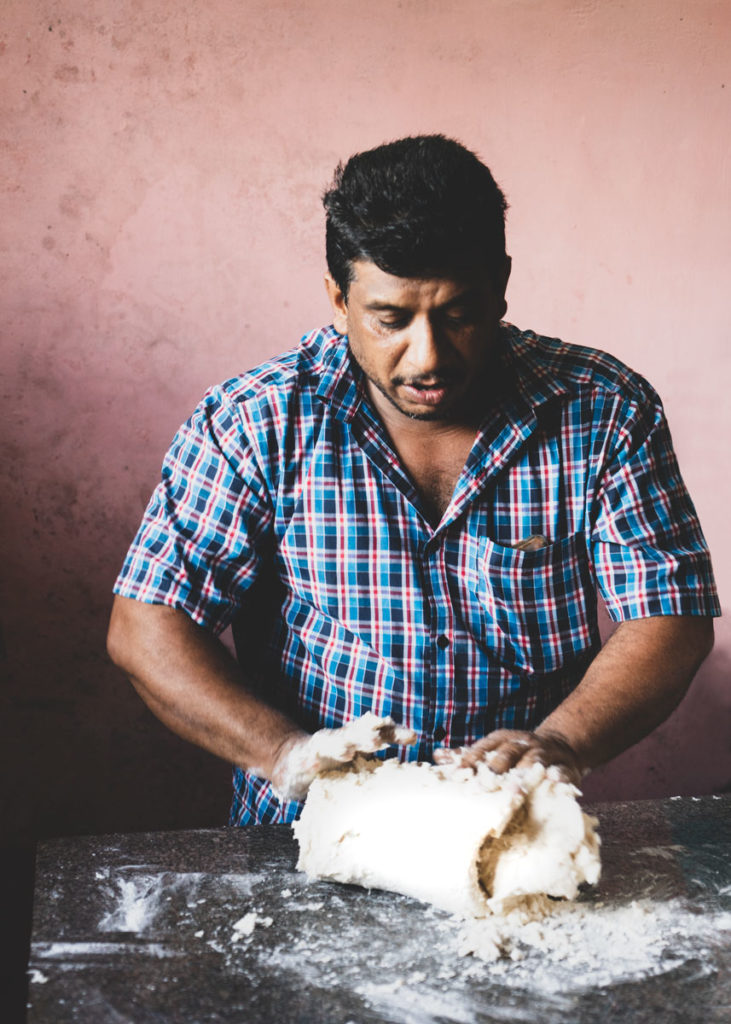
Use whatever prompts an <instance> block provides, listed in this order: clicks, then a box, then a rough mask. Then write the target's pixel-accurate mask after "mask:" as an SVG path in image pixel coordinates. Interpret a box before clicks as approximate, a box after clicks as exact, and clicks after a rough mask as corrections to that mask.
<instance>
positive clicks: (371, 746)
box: [251, 712, 416, 800]
mask: <svg viewBox="0 0 731 1024" xmlns="http://www.w3.org/2000/svg"><path fill="white" fill-rule="evenodd" d="M415 742H416V733H415V732H413V731H412V730H411V729H407V728H406V727H404V726H400V725H396V724H395V722H394V721H393V719H392V718H378V717H377V716H376V715H374V714H372V713H371V712H368V713H367V714H365V715H363V716H362V717H361V718H356V719H355V720H354V721H352V722H349V723H348V724H347V725H344V726H342V727H341V728H339V729H319V730H318V731H317V732H316V733H313V734H312V735H311V736H307V735H304V734H294V735H291V736H287V737H286V738H285V739H284V740H283V741H282V744H281V746H280V747H279V750H278V751H277V754H276V756H275V758H274V765H273V768H272V771H271V773H270V780H271V783H272V787H273V789H274V794H275V796H277V797H278V798H279V799H280V800H303V799H304V797H305V796H306V795H307V790H308V789H309V788H310V785H311V783H312V782H313V781H314V780H315V778H316V777H317V776H318V775H319V774H320V773H321V772H326V771H330V770H331V769H332V768H338V767H340V765H343V764H347V763H348V762H350V761H352V760H353V759H354V758H355V757H356V756H357V755H358V754H373V753H375V752H376V751H377V750H385V748H386V747H389V746H391V744H393V743H401V744H406V745H410V744H412V743H415ZM251 771H252V772H254V774H260V772H258V771H257V769H256V768H252V769H251ZM262 774H263V773H262Z"/></svg>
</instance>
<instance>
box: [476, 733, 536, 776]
mask: <svg viewBox="0 0 731 1024" xmlns="http://www.w3.org/2000/svg"><path fill="white" fill-rule="evenodd" d="M528 746H529V741H528V740H525V739H522V738H515V739H510V740H506V741H504V742H503V743H501V744H500V746H497V747H493V746H491V747H490V749H488V750H485V751H484V752H475V753H474V754H473V751H474V747H472V748H470V750H469V751H468V752H467V754H468V757H469V756H470V755H472V758H473V759H471V761H470V765H471V767H475V766H476V765H477V763H478V762H479V761H485V762H486V763H487V766H488V767H489V768H490V770H491V771H493V772H495V773H496V774H497V775H502V774H503V773H504V772H508V771H510V769H511V768H514V767H515V766H516V765H517V764H518V762H519V761H520V760H521V759H522V758H523V757H524V756H525V754H526V748H527V747H528Z"/></svg>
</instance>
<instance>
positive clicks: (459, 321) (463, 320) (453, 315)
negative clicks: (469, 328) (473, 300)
mask: <svg viewBox="0 0 731 1024" xmlns="http://www.w3.org/2000/svg"><path fill="white" fill-rule="evenodd" d="M444 320H445V322H446V323H448V324H452V326H454V327H464V325H465V324H471V323H472V320H473V316H472V314H471V313H470V311H469V310H467V309H453V310H450V311H449V312H448V313H445V314H444Z"/></svg>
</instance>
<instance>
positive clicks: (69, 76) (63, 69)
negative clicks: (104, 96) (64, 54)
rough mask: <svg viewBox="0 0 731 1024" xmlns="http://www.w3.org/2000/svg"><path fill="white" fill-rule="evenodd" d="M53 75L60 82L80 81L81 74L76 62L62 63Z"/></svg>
mask: <svg viewBox="0 0 731 1024" xmlns="http://www.w3.org/2000/svg"><path fill="white" fill-rule="evenodd" d="M53 77H54V78H57V79H58V80H59V81H60V82H78V81H79V79H80V77H81V76H80V72H79V69H78V68H77V66H76V65H75V64H60V65H59V66H58V67H57V68H56V70H55V71H54V73H53Z"/></svg>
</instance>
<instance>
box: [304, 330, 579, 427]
mask: <svg viewBox="0 0 731 1024" xmlns="http://www.w3.org/2000/svg"><path fill="white" fill-rule="evenodd" d="M320 337H321V342H322V355H321V363H320V380H319V384H318V387H317V391H316V394H317V397H318V398H319V399H321V400H322V401H323V402H325V403H326V404H327V405H329V406H330V407H331V409H332V411H333V414H334V416H335V418H336V419H338V420H341V421H343V422H346V423H349V422H351V421H352V419H353V417H354V416H355V414H356V412H357V411H358V407H359V406H360V404H361V402H362V400H363V397H364V393H365V391H364V389H365V383H364V377H363V372H362V370H361V369H360V367H358V366H357V365H355V364H354V362H353V360H352V358H351V356H350V350H349V348H348V339H347V336H346V335H344V334H339V333H338V332H337V331H336V330H335V328H334V327H332V326H331V327H327V328H325V329H324V330H323V331H322V332H321V334H320ZM533 340H534V339H533V335H532V334H531V333H530V332H527V331H526V332H524V331H519V330H518V328H517V327H514V326H513V325H512V324H509V323H501V325H500V330H499V333H498V359H499V361H500V367H501V370H502V373H503V376H504V382H505V389H506V390H505V394H504V395H503V396H502V397H503V400H502V401H501V402H499V405H500V406H501V407H502V410H503V414H508V416H509V418H510V419H513V420H514V421H518V422H520V421H522V420H524V419H525V418H526V417H529V418H530V413H531V412H532V411H534V410H536V409H537V408H538V407H539V406H541V405H544V404H545V403H546V402H550V401H551V400H553V399H555V398H560V397H562V396H564V395H567V394H569V393H570V389H569V388H568V387H567V386H566V384H565V383H564V382H563V381H561V380H559V379H558V378H557V377H556V376H555V374H553V373H552V372H551V370H550V368H549V367H548V366H546V365H545V364H544V363H542V362H541V360H540V359H539V357H538V355H537V353H536V351H535V346H534V344H533ZM488 418H489V419H492V413H491V414H490V415H489V417H488Z"/></svg>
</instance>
